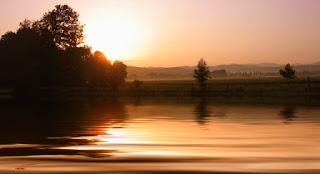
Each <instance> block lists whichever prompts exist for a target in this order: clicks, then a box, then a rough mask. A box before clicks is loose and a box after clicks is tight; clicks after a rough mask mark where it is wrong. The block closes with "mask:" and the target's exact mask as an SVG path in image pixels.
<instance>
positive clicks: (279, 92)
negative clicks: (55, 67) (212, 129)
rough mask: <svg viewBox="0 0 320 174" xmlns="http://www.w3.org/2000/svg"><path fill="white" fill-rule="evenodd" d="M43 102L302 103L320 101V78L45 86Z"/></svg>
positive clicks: (7, 94)
mask: <svg viewBox="0 0 320 174" xmlns="http://www.w3.org/2000/svg"><path fill="white" fill-rule="evenodd" d="M40 91H41V98H40V100H44V101H46V100H87V99H90V98H91V99H105V98H108V97H149V96H151V97H159V96H165V97H211V98H219V97H224V98H242V97H249V98H257V99H259V98H260V99H262V98H263V100H265V99H266V98H275V99H281V100H298V98H312V99H319V98H320V78H312V79H308V78H305V79H295V80H292V81H291V83H289V84H288V83H286V80H284V79H282V78H274V79H268V78H266V79H227V80H209V81H208V82H207V85H206V88H205V89H203V88H202V87H201V86H199V85H198V83H197V82H195V81H193V80H187V81H183V80H182V81H144V82H142V81H139V82H126V83H125V84H123V85H121V86H120V87H119V89H118V91H117V92H114V91H113V89H112V88H108V87H88V86H87V87H72V86H69V87H43V88H41V89H40ZM0 96H1V98H2V99H9V100H13V99H14V98H16V97H15V91H14V89H12V88H11V89H10V88H6V89H4V88H3V89H2V90H1V91H0Z"/></svg>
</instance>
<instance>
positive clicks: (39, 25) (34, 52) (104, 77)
mask: <svg viewBox="0 0 320 174" xmlns="http://www.w3.org/2000/svg"><path fill="white" fill-rule="evenodd" d="M78 17H79V14H78V13H77V12H75V11H74V10H73V9H72V8H71V7H69V6H67V5H57V6H56V8H55V9H54V10H52V11H50V12H48V13H46V14H45V15H44V16H43V18H42V19H41V20H39V21H35V22H32V21H30V20H24V21H23V22H21V23H20V27H19V29H18V30H17V31H16V32H7V33H6V34H4V35H3V36H2V37H1V39H0V85H2V86H8V87H11V88H15V93H16V94H17V96H22V97H21V98H23V99H24V98H26V99H28V98H30V97H31V96H35V97H34V98H35V99H36V98H37V95H35V93H39V94H40V92H39V89H40V87H54V86H85V85H90V86H103V87H106V86H111V87H112V88H114V89H116V88H117V87H118V86H119V85H120V84H121V83H124V82H125V79H126V75H127V72H126V65H125V64H123V63H122V62H118V61H117V62H115V63H114V64H113V65H112V64H111V63H110V61H109V60H108V59H107V58H106V56H105V55H104V54H103V53H102V52H99V51H97V52H95V53H92V51H91V48H90V47H88V46H79V44H80V43H82V41H83V37H84V35H83V25H80V23H79V21H78ZM26 94H28V95H26ZM29 94H30V95H29Z"/></svg>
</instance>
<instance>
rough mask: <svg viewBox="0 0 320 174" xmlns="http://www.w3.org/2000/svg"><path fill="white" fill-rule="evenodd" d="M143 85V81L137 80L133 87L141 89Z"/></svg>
mask: <svg viewBox="0 0 320 174" xmlns="http://www.w3.org/2000/svg"><path fill="white" fill-rule="evenodd" d="M142 84H143V81H142V80H137V79H136V80H134V81H133V87H135V88H141V86H142Z"/></svg>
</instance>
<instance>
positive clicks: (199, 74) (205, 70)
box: [193, 58, 210, 89]
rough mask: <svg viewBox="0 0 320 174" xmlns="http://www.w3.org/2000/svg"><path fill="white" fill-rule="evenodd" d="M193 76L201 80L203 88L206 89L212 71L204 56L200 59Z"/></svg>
mask: <svg viewBox="0 0 320 174" xmlns="http://www.w3.org/2000/svg"><path fill="white" fill-rule="evenodd" d="M193 77H194V78H195V79H196V80H197V81H198V82H199V84H200V86H201V88H203V89H204V88H205V87H206V81H207V80H208V79H210V71H209V67H208V65H207V62H206V61H205V60H204V59H203V58H202V59H200V60H199V62H198V65H197V69H195V70H194V75H193Z"/></svg>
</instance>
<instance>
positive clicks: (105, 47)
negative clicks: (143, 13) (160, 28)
mask: <svg viewBox="0 0 320 174" xmlns="http://www.w3.org/2000/svg"><path fill="white" fill-rule="evenodd" d="M140 28H141V27H140V25H139V23H138V21H137V20H136V19H134V18H133V17H131V16H129V15H128V16H125V15H121V14H113V15H106V16H104V17H100V18H96V19H95V20H92V21H90V22H89V23H88V24H87V25H86V27H85V34H86V41H85V43H86V44H88V45H90V46H92V48H93V51H96V50H99V51H102V52H104V53H105V55H106V56H107V58H108V59H110V60H112V61H115V60H121V61H123V60H126V59H127V58H128V56H131V55H132V54H134V47H135V45H137V44H138V42H139V41H140V39H141V32H140Z"/></svg>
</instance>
